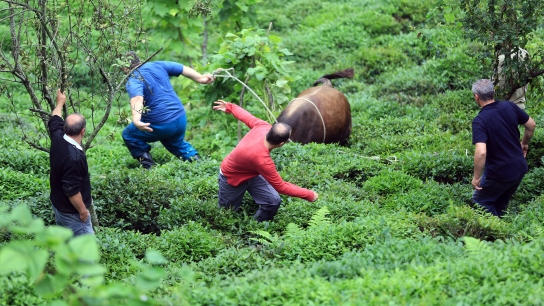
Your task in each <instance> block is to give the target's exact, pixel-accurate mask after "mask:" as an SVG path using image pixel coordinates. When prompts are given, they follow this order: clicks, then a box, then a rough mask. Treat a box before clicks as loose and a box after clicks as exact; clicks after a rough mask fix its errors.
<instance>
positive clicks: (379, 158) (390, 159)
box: [336, 150, 400, 163]
mask: <svg viewBox="0 0 544 306" xmlns="http://www.w3.org/2000/svg"><path fill="white" fill-rule="evenodd" d="M336 151H337V152H340V153H344V154H353V155H355V156H357V157H362V158H368V159H371V160H376V161H377V160H381V159H382V158H381V157H379V156H363V155H359V154H354V153H348V152H344V151H342V150H336ZM383 159H385V160H386V161H388V162H390V163H396V162H399V161H400V160H399V159H398V158H397V157H396V156H395V155H393V156H389V157H385V158H383Z"/></svg>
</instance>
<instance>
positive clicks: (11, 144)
mask: <svg viewBox="0 0 544 306" xmlns="http://www.w3.org/2000/svg"><path fill="white" fill-rule="evenodd" d="M26 146H27V145H26V144H24V143H22V142H20V141H11V140H6V141H4V142H2V143H1V144H0V168H9V169H12V170H14V171H17V172H19V173H24V174H30V175H37V176H40V177H44V178H45V177H47V176H49V155H48V154H47V153H45V152H42V151H38V150H35V149H29V148H26ZM22 147H23V148H25V149H24V150H21V148H22Z"/></svg>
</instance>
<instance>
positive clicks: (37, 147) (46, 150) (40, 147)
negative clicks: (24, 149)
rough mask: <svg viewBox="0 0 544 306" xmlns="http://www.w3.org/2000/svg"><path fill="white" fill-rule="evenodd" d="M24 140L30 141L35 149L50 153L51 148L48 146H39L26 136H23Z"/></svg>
mask: <svg viewBox="0 0 544 306" xmlns="http://www.w3.org/2000/svg"><path fill="white" fill-rule="evenodd" d="M23 140H24V141H25V142H26V143H28V144H29V145H30V146H31V147H33V148H34V149H37V150H40V151H43V152H45V153H49V149H47V148H44V147H42V146H39V145H37V144H35V143H34V142H32V141H30V140H28V138H27V137H26V136H24V137H23Z"/></svg>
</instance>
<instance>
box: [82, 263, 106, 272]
mask: <svg viewBox="0 0 544 306" xmlns="http://www.w3.org/2000/svg"><path fill="white" fill-rule="evenodd" d="M75 272H76V273H78V274H80V275H102V274H104V273H106V268H104V267H103V266H101V265H99V264H95V263H85V262H79V263H78V264H77V265H76V266H75Z"/></svg>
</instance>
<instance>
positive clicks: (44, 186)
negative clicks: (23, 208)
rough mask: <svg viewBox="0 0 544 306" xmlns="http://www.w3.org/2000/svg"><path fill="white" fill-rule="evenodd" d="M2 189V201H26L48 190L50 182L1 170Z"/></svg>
mask: <svg viewBox="0 0 544 306" xmlns="http://www.w3.org/2000/svg"><path fill="white" fill-rule="evenodd" d="M0 189H1V190H2V192H1V193H0V200H16V199H24V198H29V197H32V196H35V195H36V194H39V193H42V192H44V191H46V190H48V189H49V180H47V179H45V178H39V177H36V176H34V175H31V174H26V173H21V172H19V171H16V170H11V169H4V168H0Z"/></svg>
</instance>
